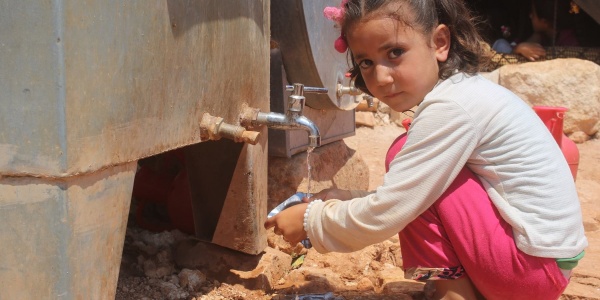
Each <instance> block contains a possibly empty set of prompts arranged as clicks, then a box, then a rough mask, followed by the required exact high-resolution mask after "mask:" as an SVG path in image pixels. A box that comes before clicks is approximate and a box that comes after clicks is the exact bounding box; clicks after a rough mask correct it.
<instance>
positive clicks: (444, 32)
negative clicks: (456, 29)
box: [433, 24, 451, 62]
mask: <svg viewBox="0 0 600 300" xmlns="http://www.w3.org/2000/svg"><path fill="white" fill-rule="evenodd" d="M450 41H451V38H450V29H449V28H448V26H446V25H445V24H440V25H438V27H436V28H435V30H434V31H433V45H434V46H435V58H436V59H437V60H438V61H439V62H445V61H446V60H447V59H448V51H450Z"/></svg>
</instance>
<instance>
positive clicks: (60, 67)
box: [48, 0, 75, 299]
mask: <svg viewBox="0 0 600 300" xmlns="http://www.w3.org/2000/svg"><path fill="white" fill-rule="evenodd" d="M53 2H54V18H53V19H54V24H53V25H54V30H55V37H54V38H55V39H56V44H55V45H56V46H55V52H56V53H55V64H56V65H55V68H56V71H57V73H58V74H57V75H58V76H57V78H58V79H57V81H58V82H57V83H56V85H57V88H58V91H57V92H58V95H57V96H58V105H57V106H58V107H57V109H58V111H57V115H58V119H59V121H58V124H59V125H58V126H59V128H58V140H59V144H60V149H61V152H62V153H61V155H60V160H59V164H60V165H59V168H60V169H61V170H63V172H66V171H67V154H68V153H67V129H66V128H67V124H66V121H67V119H66V111H65V110H66V107H67V106H66V98H67V97H66V85H65V77H66V75H65V53H64V50H65V49H64V31H65V29H64V25H65V17H64V9H65V5H64V3H63V0H54V1H53ZM66 202H68V201H65V203H66ZM65 205H66V204H65ZM67 212H68V208H67V207H66V206H62V207H61V208H59V209H58V211H57V213H58V214H60V216H57V217H59V218H62V217H63V216H67V215H68V214H67ZM66 224H68V222H64V223H63V224H62V225H63V226H62V229H58V230H60V231H69V227H68V226H67V225H66ZM56 236H57V237H58V238H57V242H58V243H59V244H60V246H59V249H61V252H62V253H57V255H56V256H57V258H58V260H59V261H58V264H57V266H59V268H60V270H57V272H58V280H57V281H56V283H55V286H54V291H55V292H56V293H58V294H57V295H54V296H55V297H56V299H67V298H72V297H73V295H70V294H69V292H68V291H69V285H70V283H71V280H70V276H74V275H75V274H69V273H70V272H69V270H71V266H70V263H69V259H68V257H69V255H68V254H66V253H65V251H68V249H69V242H68V238H67V237H69V236H71V234H70V232H60V233H58V234H57V235H56ZM48 296H51V295H48Z"/></svg>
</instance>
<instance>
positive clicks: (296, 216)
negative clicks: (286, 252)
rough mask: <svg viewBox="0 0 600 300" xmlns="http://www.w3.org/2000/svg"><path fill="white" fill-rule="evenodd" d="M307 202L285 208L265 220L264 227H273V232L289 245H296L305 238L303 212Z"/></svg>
mask: <svg viewBox="0 0 600 300" xmlns="http://www.w3.org/2000/svg"><path fill="white" fill-rule="evenodd" d="M307 206H308V204H306V203H300V204H297V205H294V206H292V207H289V208H286V209H284V210H283V211H281V212H279V213H278V214H276V215H274V216H272V217H270V218H268V219H267V221H266V222H265V225H264V226H265V229H269V228H271V227H274V231H275V234H277V235H282V236H283V239H284V240H285V241H286V242H288V243H290V244H291V245H296V244H297V243H300V241H302V240H304V239H306V231H304V212H305V211H306V207H307Z"/></svg>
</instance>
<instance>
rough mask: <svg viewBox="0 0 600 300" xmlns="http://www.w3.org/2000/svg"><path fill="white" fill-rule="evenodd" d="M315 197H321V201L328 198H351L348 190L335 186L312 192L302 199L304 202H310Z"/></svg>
mask: <svg viewBox="0 0 600 300" xmlns="http://www.w3.org/2000/svg"><path fill="white" fill-rule="evenodd" d="M315 199H321V200H323V201H326V200H329V199H339V200H350V199H352V194H351V193H350V191H347V190H341V189H336V188H329V189H324V190H322V191H320V192H318V193H316V194H313V195H312V196H311V197H305V198H304V199H302V201H304V202H311V201H313V200H315Z"/></svg>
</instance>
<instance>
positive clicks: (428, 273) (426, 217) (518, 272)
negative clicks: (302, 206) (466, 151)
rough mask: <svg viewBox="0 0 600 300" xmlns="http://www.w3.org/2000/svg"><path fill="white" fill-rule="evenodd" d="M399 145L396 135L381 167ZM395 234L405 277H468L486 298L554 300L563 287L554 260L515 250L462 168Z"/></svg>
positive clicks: (508, 229)
mask: <svg viewBox="0 0 600 300" xmlns="http://www.w3.org/2000/svg"><path fill="white" fill-rule="evenodd" d="M402 144H404V140H403V138H402V136H401V137H400V138H399V139H397V140H396V142H394V144H393V145H392V147H390V151H389V152H388V159H387V160H386V162H387V163H389V160H391V159H390V155H392V157H393V156H394V155H395V153H397V152H398V151H399V148H400V147H401V145H402ZM396 149H398V150H396ZM394 152H395V153H394ZM399 236H400V249H401V252H402V258H403V264H404V270H405V273H406V276H407V277H408V278H413V279H416V280H427V279H454V278H460V277H461V276H468V277H469V279H470V280H471V282H472V283H473V284H474V285H475V287H476V288H477V289H478V290H479V292H480V293H481V294H482V295H483V296H484V297H485V298H486V299H558V298H559V297H560V295H561V294H562V292H563V291H564V290H565V288H566V287H567V284H568V280H567V278H565V276H564V275H563V273H562V272H561V270H560V269H559V268H558V265H557V264H556V260H555V259H554V258H543V257H535V256H531V255H528V254H525V253H523V252H522V251H521V250H519V249H518V248H517V246H516V245H515V241H514V237H513V233H512V228H511V226H510V225H509V224H508V223H507V222H505V221H504V219H502V217H501V216H500V214H499V213H498V210H497V209H496V207H495V206H494V205H493V203H492V202H491V200H490V199H489V197H488V195H487V192H486V191H485V189H484V188H483V186H482V185H481V182H480V181H479V179H478V177H477V176H476V175H475V174H473V173H472V172H471V170H469V169H468V168H466V167H465V168H463V170H462V171H461V172H460V173H459V174H458V176H457V178H456V179H455V180H454V182H453V183H452V185H451V186H450V187H449V188H448V189H447V190H446V191H445V193H444V194H443V195H442V196H440V198H439V199H438V200H437V201H436V202H435V204H434V205H432V206H431V207H430V208H429V209H428V210H427V211H425V212H424V213H423V214H421V215H420V216H419V217H418V218H417V219H415V220H414V221H413V222H411V223H410V224H409V225H408V226H407V227H406V228H404V229H403V230H402V231H401V232H400V233H399Z"/></svg>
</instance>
